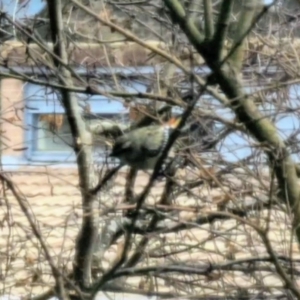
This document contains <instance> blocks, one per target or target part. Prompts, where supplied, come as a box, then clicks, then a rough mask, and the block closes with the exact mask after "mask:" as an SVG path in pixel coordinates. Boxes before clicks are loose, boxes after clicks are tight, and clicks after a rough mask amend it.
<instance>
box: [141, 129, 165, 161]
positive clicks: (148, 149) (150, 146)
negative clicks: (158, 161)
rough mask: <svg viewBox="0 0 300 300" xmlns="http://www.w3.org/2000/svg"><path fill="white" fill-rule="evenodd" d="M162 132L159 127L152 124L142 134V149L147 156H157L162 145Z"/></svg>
mask: <svg viewBox="0 0 300 300" xmlns="http://www.w3.org/2000/svg"><path fill="white" fill-rule="evenodd" d="M163 139H164V134H163V130H162V128H161V127H157V126H153V127H152V128H151V130H149V131H148V132H147V134H146V135H145V136H144V141H143V143H142V151H143V152H144V153H145V154H146V155H147V156H149V157H155V156H157V155H158V154H159V153H160V152H161V151H162V148H163V146H164V143H163Z"/></svg>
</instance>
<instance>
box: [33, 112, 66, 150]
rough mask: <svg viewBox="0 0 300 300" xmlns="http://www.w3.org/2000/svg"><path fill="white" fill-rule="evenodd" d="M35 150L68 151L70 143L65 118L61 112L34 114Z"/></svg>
mask: <svg viewBox="0 0 300 300" xmlns="http://www.w3.org/2000/svg"><path fill="white" fill-rule="evenodd" d="M35 118H36V119H35V124H36V128H35V139H36V141H35V150H37V151H70V150H71V148H70V146H69V145H71V144H72V136H71V133H70V128H69V124H68V122H67V119H66V117H65V116H64V115H62V114H39V115H36V116H35Z"/></svg>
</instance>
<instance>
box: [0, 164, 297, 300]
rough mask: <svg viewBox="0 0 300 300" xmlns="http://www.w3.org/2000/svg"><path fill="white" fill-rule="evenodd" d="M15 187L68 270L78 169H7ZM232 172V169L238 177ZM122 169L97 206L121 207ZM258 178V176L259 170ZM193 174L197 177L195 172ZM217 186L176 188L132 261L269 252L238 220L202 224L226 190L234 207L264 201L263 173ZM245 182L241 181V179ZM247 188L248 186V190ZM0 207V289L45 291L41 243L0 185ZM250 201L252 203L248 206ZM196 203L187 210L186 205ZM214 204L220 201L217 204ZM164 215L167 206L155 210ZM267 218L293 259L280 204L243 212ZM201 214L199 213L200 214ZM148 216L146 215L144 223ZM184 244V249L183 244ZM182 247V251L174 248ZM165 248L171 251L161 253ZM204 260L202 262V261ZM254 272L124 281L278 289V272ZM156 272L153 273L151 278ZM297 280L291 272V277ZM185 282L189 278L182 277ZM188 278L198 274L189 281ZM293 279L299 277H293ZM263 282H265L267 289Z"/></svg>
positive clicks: (213, 259)
mask: <svg viewBox="0 0 300 300" xmlns="http://www.w3.org/2000/svg"><path fill="white" fill-rule="evenodd" d="M5 174H6V175H7V176H8V175H9V176H10V177H11V179H12V180H13V182H14V183H15V184H16V185H17V186H18V188H19V189H20V190H21V192H22V193H23V194H24V195H25V196H26V201H28V203H29V205H30V213H31V215H32V216H34V218H35V220H36V224H38V228H39V230H40V231H41V233H42V235H43V238H44V240H45V241H46V243H47V246H48V247H49V249H50V253H51V255H52V256H53V258H54V261H55V263H58V261H59V260H60V262H59V266H60V267H65V268H66V269H70V268H71V266H72V259H73V255H74V245H75V244H74V243H75V239H76V235H77V233H78V230H79V228H80V223H81V215H82V214H81V208H80V206H81V199H80V192H79V189H78V183H77V180H78V178H77V174H76V169H71V168H62V167H57V168H43V167H40V168H37V167H27V168H24V169H22V170H21V169H20V170H17V171H14V172H6V173H5ZM237 174H238V175H237ZM199 175H201V174H199V172H196V171H194V172H192V171H188V170H185V171H180V172H179V173H178V175H177V179H176V180H177V181H178V182H179V184H181V185H182V184H184V183H186V182H187V181H188V180H191V178H192V177H193V178H197V177H199ZM124 176H125V175H124V173H121V174H120V175H118V176H117V177H116V178H115V179H114V183H113V184H112V185H110V188H109V189H106V192H105V193H104V192H103V194H100V210H101V209H103V208H107V207H108V206H109V207H112V208H116V207H120V205H121V202H122V197H123V192H124V182H125V179H124ZM260 178H263V177H262V176H261V177H260ZM198 179H199V178H198ZM147 180H148V176H147V175H146V174H145V173H143V172H141V173H139V175H138V179H137V182H136V185H135V191H136V192H140V191H141V190H142V189H143V187H144V186H145V184H147ZM219 180H221V182H222V186H221V187H218V186H215V187H211V186H209V185H208V184H204V185H202V186H200V187H197V188H194V189H192V194H191V193H186V192H185V193H182V194H181V195H180V196H178V197H176V198H175V194H174V195H173V196H172V204H171V205H172V206H173V207H174V208H176V209H174V210H173V213H172V214H171V215H169V217H168V218H167V219H166V220H164V221H161V222H159V224H158V227H159V228H160V232H159V233H156V234H150V235H149V237H151V242H150V243H149V244H148V246H147V247H146V249H145V250H144V253H145V256H144V257H143V259H142V261H141V262H140V263H139V264H138V266H139V267H147V266H158V267H162V266H165V265H170V264H172V265H177V266H189V267H195V266H196V265H198V266H199V267H200V266H202V267H203V266H204V265H205V264H207V263H211V264H216V263H223V264H226V263H230V262H232V259H235V260H239V259H245V258H253V257H259V256H267V253H266V250H265V247H264V246H263V245H262V243H261V240H260V238H259V236H258V234H257V233H255V232H254V230H253V229H251V228H250V227H249V226H246V225H244V224H242V223H241V222H239V221H237V220H234V219H230V220H226V219H224V220H218V221H216V222H214V223H211V224H210V223H207V222H206V216H208V215H209V214H210V212H216V211H217V207H218V205H217V203H218V202H220V201H222V200H223V201H225V202H226V201H227V200H228V199H226V194H227V193H230V194H231V195H234V198H235V199H236V200H237V205H238V206H239V207H240V208H243V207H244V206H245V205H246V206H247V207H248V211H249V210H250V208H251V207H253V208H254V207H255V205H254V202H255V201H257V199H258V200H259V201H260V204H261V205H263V203H265V201H266V200H267V199H268V193H267V192H265V189H264V185H267V186H268V185H269V184H270V183H269V181H268V177H267V176H265V177H264V179H263V180H260V181H258V180H256V179H255V176H251V175H250V174H245V172H235V175H233V173H232V174H226V175H224V176H223V177H222V178H220V179H219ZM244 180H245V181H246V182H247V184H245V181H244ZM163 186H164V182H163V181H161V182H157V183H155V185H154V187H153V188H152V190H151V192H150V195H149V197H148V198H147V200H146V203H145V205H146V204H147V205H148V206H149V205H153V204H155V203H157V202H158V200H159V197H160V194H161V193H162V189H163ZM251 190H252V192H251ZM0 204H1V206H0V231H1V235H0V249H1V250H0V257H1V259H0V264H1V265H0V266H1V294H13V295H25V294H28V293H29V294H30V293H34V294H36V293H39V292H41V291H42V290H43V289H45V290H47V288H49V286H51V284H52V283H53V280H52V278H51V276H50V269H49V266H48V265H47V263H46V260H45V256H44V254H43V251H42V250H41V247H40V245H39V244H38V242H37V241H36V239H35V238H34V235H33V232H32V229H31V228H30V226H29V224H28V221H27V220H26V217H25V216H24V214H23V213H22V211H21V209H20V207H19V205H18V203H17V201H16V199H15V198H14V197H13V196H12V195H11V193H10V192H9V191H8V190H7V189H5V190H3V188H2V196H1V203H0ZM252 204H253V205H252ZM228 205H229V207H232V208H233V207H235V208H237V206H236V204H233V203H231V202H229V203H228ZM191 206H192V207H194V208H193V209H192V208H191ZM219 207H220V206H219ZM120 212H121V210H118V211H116V212H115V213H114V214H111V215H110V216H105V217H104V218H113V216H115V217H116V215H120ZM161 213H162V214H164V213H166V212H165V211H162V212H161ZM200 217H202V223H201V222H200V221H199V224H200V223H201V225H195V223H194V222H195V220H196V219H197V218H200ZM266 217H269V218H270V220H271V222H270V234H269V237H270V239H271V242H272V245H273V246H274V247H275V249H276V251H277V254H281V255H286V256H289V255H291V253H292V254H293V258H299V250H298V247H297V244H296V243H295V242H292V244H291V245H292V246H290V243H289V242H290V239H291V235H290V234H291V232H290V225H289V220H290V218H289V217H288V216H287V215H286V214H284V213H283V212H282V211H279V210H272V213H271V214H270V215H268V211H267V210H263V209H260V210H259V209H257V205H256V211H253V212H251V213H250V212H249V215H248V216H247V217H246V220H247V221H253V222H254V223H255V224H256V225H258V224H261V225H263V223H264V221H263V219H264V218H266ZM198 220H199V219H198ZM145 222H146V221H145ZM175 226H177V227H178V226H179V227H180V226H181V227H182V228H181V229H182V230H178V231H177V232H170V228H173V227H175ZM140 239H141V237H140V236H139V235H137V236H136V237H135V239H134V241H135V242H134V243H133V245H132V249H131V252H130V253H131V254H132V253H133V251H134V250H135V247H136V245H137V242H138V241H139V240H140ZM122 245H123V241H122V240H118V241H117V242H116V243H115V244H114V245H113V246H112V247H111V248H110V249H109V250H108V251H107V253H105V262H104V263H103V266H104V267H105V268H107V267H108V266H109V265H110V264H111V263H112V262H113V261H115V259H116V258H117V256H118V255H119V254H118V253H119V252H120V249H122ZM186 247H190V248H189V249H187V250H184V249H186ZM179 250H182V251H179ZM169 252H174V253H173V254H169V255H167V253H169ZM207 266H208V265H207ZM261 266H264V267H261V270H260V271H259V272H256V276H257V277H255V276H252V275H251V273H247V272H246V270H247V269H248V268H249V264H247V265H237V267H236V269H237V270H238V268H240V271H236V272H233V271H222V270H221V271H220V272H219V271H217V270H216V271H214V272H212V273H211V274H209V276H198V275H192V274H191V275H178V274H177V275H176V274H175V275H174V274H161V275H159V274H157V273H155V272H154V273H153V275H154V276H153V278H151V276H150V277H148V278H146V277H137V276H136V277H128V278H127V279H126V284H125V285H124V287H130V288H139V289H140V290H141V291H144V292H147V291H152V292H154V291H159V292H167V293H169V292H172V293H179V294H185V293H187V292H188V293H191V294H194V295H196V294H197V295H199V296H203V295H209V294H213V295H216V294H224V293H229V292H230V293H235V292H236V286H239V287H241V288H242V287H245V288H249V289H251V291H252V292H253V291H255V290H257V289H258V290H259V289H260V290H262V284H264V285H265V286H267V287H268V288H269V290H268V291H269V292H270V293H275V292H278V290H277V287H281V286H282V282H281V280H280V279H279V277H278V276H276V275H274V274H275V272H274V270H273V271H272V272H270V271H268V267H267V266H266V265H261ZM208 269H209V268H208ZM155 275H158V276H156V278H155V279H154V277H155ZM295 278H296V279H297V274H296V275H295ZM183 280H187V282H186V283H183ZM193 280H196V281H194V282H193ZM297 280H299V279H297ZM266 289H267V288H264V290H266Z"/></svg>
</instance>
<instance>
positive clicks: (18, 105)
mask: <svg viewBox="0 0 300 300" xmlns="http://www.w3.org/2000/svg"><path fill="white" fill-rule="evenodd" d="M23 98H24V97H23V82H22V81H21V80H17V79H10V78H9V79H2V80H1V119H2V120H1V127H2V135H1V137H2V138H1V142H2V145H3V148H2V155H4V156H7V155H8V156H14V157H22V156H23V151H16V150H18V149H22V148H23V147H24V146H25V145H24V125H25V124H24V110H23V108H24V101H23Z"/></svg>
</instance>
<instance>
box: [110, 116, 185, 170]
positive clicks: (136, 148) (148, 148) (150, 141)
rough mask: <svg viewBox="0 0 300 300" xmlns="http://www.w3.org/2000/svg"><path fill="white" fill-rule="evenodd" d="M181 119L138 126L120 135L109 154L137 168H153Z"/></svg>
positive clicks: (122, 163) (124, 163)
mask: <svg viewBox="0 0 300 300" xmlns="http://www.w3.org/2000/svg"><path fill="white" fill-rule="evenodd" d="M180 120H181V118H171V119H170V120H169V121H168V122H166V123H164V124H156V125H150V126H146V127H142V128H137V129H134V130H132V131H129V132H127V133H125V134H123V135H121V136H119V137H118V138H117V139H116V140H115V143H114V145H113V148H112V151H111V153H110V155H109V156H110V157H112V158H118V159H119V160H120V162H121V165H128V166H130V167H132V168H135V169H136V170H144V171H146V170H153V169H154V168H155V165H156V163H157V161H158V160H159V158H160V156H161V155H162V153H163V152H164V149H165V147H166V146H167V144H168V141H169V138H170V135H171V133H172V132H173V131H174V130H175V129H176V128H177V127H178V124H179V123H180Z"/></svg>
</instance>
